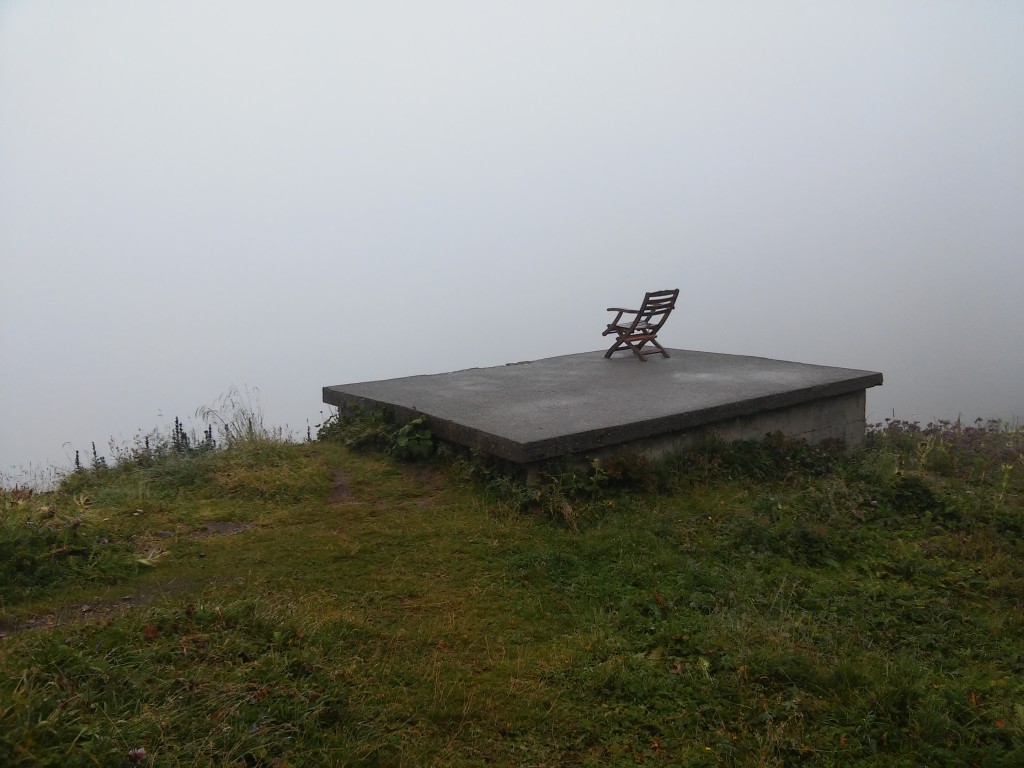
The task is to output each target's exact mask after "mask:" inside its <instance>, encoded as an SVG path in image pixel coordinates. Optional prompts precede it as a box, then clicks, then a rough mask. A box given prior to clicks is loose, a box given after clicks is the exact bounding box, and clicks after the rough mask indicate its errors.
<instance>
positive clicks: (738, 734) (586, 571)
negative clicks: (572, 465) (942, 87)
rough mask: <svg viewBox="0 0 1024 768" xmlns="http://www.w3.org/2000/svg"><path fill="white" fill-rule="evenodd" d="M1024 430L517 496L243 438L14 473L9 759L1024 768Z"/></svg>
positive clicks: (712, 460) (488, 482) (912, 435)
mask: <svg viewBox="0 0 1024 768" xmlns="http://www.w3.org/2000/svg"><path fill="white" fill-rule="evenodd" d="M1022 442H1024V440H1022V436H1021V434H1020V433H1019V432H1018V433H1012V432H1011V433H1007V432H1000V431H995V430H987V429H984V428H981V427H978V428H977V431H971V430H963V429H958V428H955V427H952V426H950V425H945V426H942V425H940V427H937V428H935V429H934V430H933V431H931V432H922V431H921V430H919V429H917V428H916V427H915V426H913V425H900V424H897V425H894V426H891V427H890V428H889V429H888V430H887V431H885V432H884V433H880V434H876V435H875V436H874V438H873V439H872V441H871V445H870V446H869V448H867V449H866V450H864V451H863V452H860V453H858V454H856V455H854V456H852V457H848V458H844V457H841V456H835V455H828V454H823V453H820V452H817V451H811V450H809V449H801V448H794V447H793V446H786V445H768V446H743V445H741V446H734V447H732V448H722V447H709V448H708V449H707V450H705V451H701V452H698V453H696V454H694V455H692V456H690V457H688V458H686V459H679V460H676V461H675V462H674V463H670V464H669V465H663V466H660V467H655V466H651V465H649V464H647V463H646V462H644V461H642V460H639V459H630V460H623V461H622V462H619V463H617V464H612V465H608V466H605V467H599V468H597V469H598V471H597V472H596V473H591V475H589V476H586V477H583V476H579V477H560V478H551V479H549V480H548V481H547V482H546V483H544V484H543V485H541V486H539V487H535V488H523V487H519V486H516V485H515V484H512V483H506V482H504V481H502V480H500V478H497V477H496V476H493V475H491V474H490V473H489V472H488V471H487V470H486V468H481V467H479V466H473V465H470V464H468V463H466V462H456V463H455V464H454V465H453V464H451V463H449V464H441V463H437V464H434V465H409V464H402V463H399V462H396V461H394V460H392V459H391V458H389V457H386V456H383V455H379V454H373V453H353V452H351V451H349V450H348V449H346V448H344V447H343V446H342V445H340V444H334V443H313V444H303V445H286V444H278V443H272V442H267V441H259V440H254V441H248V442H240V443H238V444H236V445H234V446H232V447H230V448H229V449H227V450H225V451H216V452H208V453H202V452H196V453H194V454H191V455H186V456H174V455H171V456H165V457H162V458H160V459H159V460H158V461H154V462H152V463H149V464H146V465H144V466H141V465H140V466H132V467H128V466H124V467H116V468H112V469H102V468H101V469H99V470H94V471H89V472H83V473H80V474H79V475H76V476H73V477H71V478H69V480H68V482H66V483H65V488H64V490H63V491H62V492H60V493H55V494H42V495H39V494H37V495H33V496H26V495H25V494H14V493H12V492H11V491H6V492H4V495H3V496H2V497H0V499H2V501H0V509H2V514H3V515H4V528H3V529H2V530H3V536H4V546H7V547H8V550H7V551H6V554H7V555H8V560H9V562H10V563H16V564H17V565H13V566H11V565H9V566H7V567H8V573H7V574H6V584H7V586H5V587H4V590H5V591H4V593H3V600H4V604H3V614H2V617H0V620H2V622H3V631H4V633H5V636H4V637H3V639H2V640H0V764H3V765H12V766H19V765H25V766H28V765H60V766H68V765H130V764H133V763H143V764H153V765H168V766H173V765H189V766H191V765H279V766H283V765H408V766H417V765H550V766H555V765H609V764H612V765H633V764H652V765H659V764H664V765H792V764H797V763H799V764H807V765H908V766H909V765H920V764H930V765H970V764H977V765H984V766H991V765H1007V766H1009V765H1020V764H1024V751H1022V749H1021V747H1020V739H1021V733H1022V729H1024V682H1022V680H1024V678H1022V674H1021V673H1022V672H1024V631H1022V630H1024V605H1022V600H1024V598H1022V597H1021V596H1022V595H1024V566H1022V565H1021V562H1022V559H1021V558H1022V555H1024V551H1022V550H1024V545H1022V543H1021V542H1022V538H1021V537H1022V534H1024V510H1022V508H1021V490H1022V488H1024V464H1022V462H1021V448H1022ZM470 477H474V478H476V480H475V481H471V480H470V479H468V478H470ZM26 532H28V533H26ZM29 534H31V535H29ZM40 542H41V544H40ZM37 544H38V545H39V546H36V545H37ZM33 547H36V548H35V549H33ZM84 606H88V609H87V610H83V607H84ZM140 748H141V749H144V750H145V755H146V756H145V757H142V754H141V753H140V752H138V751H134V752H131V751H132V750H137V749H140ZM130 752H131V756H130V755H129V753H130Z"/></svg>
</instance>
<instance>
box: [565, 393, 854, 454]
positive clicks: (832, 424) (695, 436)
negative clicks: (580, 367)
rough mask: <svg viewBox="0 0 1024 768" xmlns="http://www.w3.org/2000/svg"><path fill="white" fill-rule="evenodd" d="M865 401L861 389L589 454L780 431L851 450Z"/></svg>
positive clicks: (655, 450) (654, 449)
mask: <svg viewBox="0 0 1024 768" xmlns="http://www.w3.org/2000/svg"><path fill="white" fill-rule="evenodd" d="M865 402H866V394H865V391H864V390H858V391H856V392H849V393H846V394H843V395H834V396H832V397H823V398H821V399H818V400H811V401H809V402H806V403H801V404H799V405H792V406H788V407H786V408H777V409H775V410H770V411H762V412H761V413H755V414H751V415H749V416H739V417H736V418H731V419H725V420H723V421H719V422H714V423H711V424H703V425H701V426H699V427H695V428H693V429H688V430H685V431H682V432H675V433H669V434H663V435H656V436H652V437H648V438H644V439H642V440H634V441H632V442H630V443H628V444H623V445H617V446H616V445H613V446H608V447H606V448H602V449H600V450H597V451H588V452H587V454H586V455H587V456H588V457H591V458H595V457H596V458H607V457H610V456H613V455H615V454H616V453H618V452H620V451H622V450H626V449H628V450H631V451H637V452H639V453H643V454H646V455H648V456H658V455H661V454H664V453H669V452H672V451H687V450H689V449H691V448H693V447H694V446H696V445H697V444H698V443H699V442H700V441H701V440H703V439H705V438H707V437H710V436H712V435H714V436H715V437H718V438H719V439H722V440H726V441H732V440H760V439H762V438H764V437H765V436H767V435H771V434H775V433H777V432H781V433H782V434H783V435H785V436H786V437H792V438H794V439H798V440H806V441H807V442H808V443H812V444H814V443H821V442H824V441H825V440H841V441H843V442H844V443H845V444H846V446H847V447H848V448H853V447H856V446H858V445H860V444H861V443H863V442H864V431H865V428H866V421H865ZM579 458H581V459H582V458H584V457H583V456H580V457H579Z"/></svg>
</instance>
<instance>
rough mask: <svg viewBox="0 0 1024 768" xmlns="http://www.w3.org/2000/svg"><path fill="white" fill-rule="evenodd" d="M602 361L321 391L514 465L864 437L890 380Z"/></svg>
mask: <svg viewBox="0 0 1024 768" xmlns="http://www.w3.org/2000/svg"><path fill="white" fill-rule="evenodd" d="M669 353H670V354H671V357H670V358H668V359H666V358H663V357H660V356H651V357H649V358H647V361H646V362H641V361H639V360H637V359H636V358H635V357H634V356H633V355H622V354H620V355H616V356H615V357H613V358H612V359H605V357H604V352H603V351H599V352H584V353H582V354H576V355H564V356H561V357H551V358H547V359H545V360H533V361H529V362H522V363H510V364H508V365H502V366H497V367H494V368H470V369H468V370H464V371H455V372H453V373H440V374H433V375H426V376H409V377H406V378H401V379H387V380H383V381H368V382H362V383H357V384H342V385H339V386H333V387H324V389H323V400H324V402H325V403H329V404H330V405H335V406H338V407H339V408H340V409H342V411H344V410H346V409H349V408H351V407H352V406H362V407H364V408H367V409H373V408H384V409H385V410H387V411H389V412H390V413H391V414H392V415H393V416H394V417H395V418H396V420H398V421H400V422H405V421H409V420H411V419H414V418H416V417H418V416H420V415H426V416H427V417H429V419H430V424H431V429H432V430H433V432H434V434H436V435H437V436H439V437H441V438H443V439H445V440H449V441H451V442H454V443H458V444H461V445H465V446H469V447H472V448H476V449H479V450H481V451H483V452H485V453H489V454H492V455H495V456H498V457H501V458H503V459H506V460H508V461H511V462H515V463H517V464H524V465H534V464H537V463H540V462H543V461H545V460H548V459H554V458H561V457H577V458H579V457H583V456H603V455H607V454H609V453H614V452H615V451H617V450H622V449H624V448H627V447H628V448H631V449H636V450H640V451H642V452H646V453H660V452H662V451H665V450H671V449H679V450H685V449H686V448H688V447H690V446H691V445H693V444H694V443H695V442H696V441H697V440H699V439H700V438H701V437H702V436H704V435H705V434H707V433H708V432H709V431H714V432H715V433H716V434H718V435H719V436H720V437H722V438H723V439H729V440H731V439H747V438H762V437H764V436H765V435H766V434H769V433H774V432H782V433H783V434H785V435H789V436H792V437H797V438H803V439H806V440H808V441H809V442H820V441H822V440H826V439H840V440H845V441H846V443H847V444H848V445H856V444H858V443H860V442H861V441H862V440H863V438H864V429H865V422H864V403H865V391H866V390H867V389H868V388H869V387H874V386H877V385H879V384H881V383H882V374H880V373H875V372H872V371H860V370H852V369H849V368H830V367H825V366H820V365H807V364H804V363H792V362H785V361H782V360H769V359H767V358H761V357H745V356H740V355H722V354H715V353H711V352H694V351H690V350H681V349H672V350H669Z"/></svg>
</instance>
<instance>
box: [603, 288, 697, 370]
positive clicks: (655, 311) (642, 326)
mask: <svg viewBox="0 0 1024 768" xmlns="http://www.w3.org/2000/svg"><path fill="white" fill-rule="evenodd" d="M678 297H679V289H678V288H677V289H676V290H674V291H654V292H652V293H648V294H647V295H646V296H644V303H643V304H642V305H641V307H640V309H619V308H618V307H609V308H608V311H609V312H617V313H618V314H617V315H616V316H615V319H614V320H612V321H611V322H610V323H608V327H607V328H606V329H605V331H604V333H602V334H601V335H602V336H608V335H610V334H613V333H614V334H615V343H614V344H612V346H611V348H610V349H609V350H608V351H607V352H605V353H604V356H605V357H611V356H612V353H613V352H617V351H619V350H620V348H621V347H624V346H625V347H629V349H630V350H632V352H633V354H634V355H636V356H637V357H639V358H640V359H641V360H645V359H646V358H645V355H656V354H658V353H659V352H660V353H661V354H662V355H664V356H665V357H668V356H669V355H668V352H666V351H665V348H664V347H663V346H661V344H659V343H658V340H657V338H656V337H657V335H658V331H660V330H661V326H663V325H664V324H665V321H666V320H668V316H669V315H670V314H672V310H673V309H675V308H676V299H677V298H678ZM623 315H633V317H632V319H630V318H627V319H626V320H625V321H623ZM648 342H650V343H651V344H653V345H654V347H655V348H654V349H651V350H648V351H646V352H644V351H643V348H644V346H645V345H646V344H647V343H648Z"/></svg>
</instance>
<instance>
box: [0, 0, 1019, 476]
mask: <svg viewBox="0 0 1024 768" xmlns="http://www.w3.org/2000/svg"><path fill="white" fill-rule="evenodd" d="M1022 40H1024V3H1021V2H1019V1H1018V0H1006V1H1005V2H985V1H984V0H972V2H963V1H958V2H941V1H940V0H928V1H927V2H926V1H924V0H921V1H920V2H913V1H910V0H907V1H905V2H892V1H891V0H885V1H884V2H868V1H865V0H858V1H857V2H848V3H845V2H828V3H822V2H812V1H811V0H808V1H807V2H784V1H781V2H772V3H764V2H715V3H710V2H683V1H682V0H671V1H666V2H642V1H638V2H599V1H596V0H586V2H559V1H558V0H544V1H543V2H529V1H524V0H517V1H516V2H500V1H498V0H487V1H486V2H446V1H444V0H437V1H435V2H429V3H424V2H387V0H378V1H377V2H372V3H356V2H341V1H340V0H335V1H332V2H328V1H326V0H324V1H323V2H314V1H313V0H308V1H302V0H291V1H290V2H256V1H254V0H247V1H246V2H242V1H241V0H238V2H215V1H213V0H202V2H198V1H197V2H188V1H187V0H174V2H170V1H167V2H155V1H154V2H146V1H145V0H108V1H106V2H105V1H104V0H90V2H88V3H83V2H79V1H78V0H67V1H64V2H62V1H60V0H48V1H47V2H38V1H37V2H31V1H30V0H0V472H2V473H4V474H6V475H7V476H8V477H9V478H10V477H12V476H16V475H17V474H18V472H19V471H22V470H24V469H26V468H38V467H45V466H48V465H50V464H66V463H67V462H68V460H69V458H70V457H73V456H74V450H75V449H76V448H78V449H81V450H83V452H84V451H87V450H88V446H89V443H90V441H92V440H95V441H96V442H97V444H98V447H99V448H100V450H101V452H104V453H105V452H106V443H107V440H108V439H109V438H110V437H114V438H115V439H118V440H128V439H130V438H131V437H132V435H133V434H135V433H136V431H137V430H138V429H142V430H149V429H151V428H152V427H157V426H166V425H167V424H168V423H169V422H170V421H172V420H173V418H174V417H175V416H181V417H183V418H184V417H189V416H192V415H194V413H195V411H196V409H197V408H198V407H199V406H203V405H209V404H212V403H213V402H214V401H215V400H216V399H217V397H218V396H220V395H221V394H222V393H224V392H225V391H226V390H227V389H228V388H229V387H230V386H232V385H235V386H238V387H240V388H242V387H248V388H250V389H251V390H252V389H256V390H258V398H259V400H260V401H261V402H262V405H263V409H264V411H265V414H266V419H267V421H268V422H270V423H274V424H279V425H285V424H287V425H288V426H289V427H291V428H292V429H293V430H294V431H295V432H296V433H299V434H301V435H304V434H305V430H306V423H307V420H308V421H309V422H311V423H316V422H317V421H319V418H320V412H321V410H322V408H323V406H322V405H321V403H320V388H321V387H322V386H324V385H331V384H341V383H347V382H353V381H364V380H370V379H378V378H388V377H393V376H402V375H410V374H417V373H436V372H441V371H448V370H454V369H460V368H467V367H474V366H487V365H497V364H502V363H505V362H510V361H518V360H529V359H537V358H542V357H548V356H553V355H559V354H569V353H575V352H581V351H586V350H593V349H599V348H602V347H603V346H604V343H605V340H604V339H602V338H601V336H600V331H601V329H602V328H603V324H604V323H605V322H606V317H605V314H606V313H605V312H604V308H605V307H608V306H618V305H627V306H628V305H630V304H632V303H636V302H637V301H638V300H639V299H640V297H642V295H643V293H644V291H645V290H654V289H660V288H674V287H678V288H680V289H681V301H680V309H679V310H678V311H677V313H676V314H675V315H674V316H673V317H672V319H671V320H670V321H669V324H668V325H667V326H666V327H665V329H664V330H663V331H662V339H663V341H665V342H667V343H668V344H669V345H670V346H674V347H678V348H688V349H700V350H708V351H716V352H727V353H738V354H749V355H758V356H764V357H775V358H781V359H788V360H797V361H800V362H808V363H818V364H824V365H836V366H842V367H849V368H863V369H869V370H878V371H882V372H883V373H884V374H885V382H886V383H885V385H884V386H883V387H881V388H878V389H874V390H871V391H870V392H869V400H868V416H869V419H872V420H881V419H882V418H883V417H885V416H889V415H892V412H893V411H895V414H896V416H897V417H899V418H916V419H921V420H928V419H931V418H936V417H938V418H955V417H957V415H958V414H962V415H963V416H964V417H965V418H974V417H975V416H986V417H1001V418H1006V419H1013V418H1018V419H1020V418H1024V351H1022V348H1024V332H1022V329H1024V310H1022V305H1024V300H1022V299H1024V86H1022V83H1024V44H1022V42H1021V41H1022ZM19 468H20V469H19Z"/></svg>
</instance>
